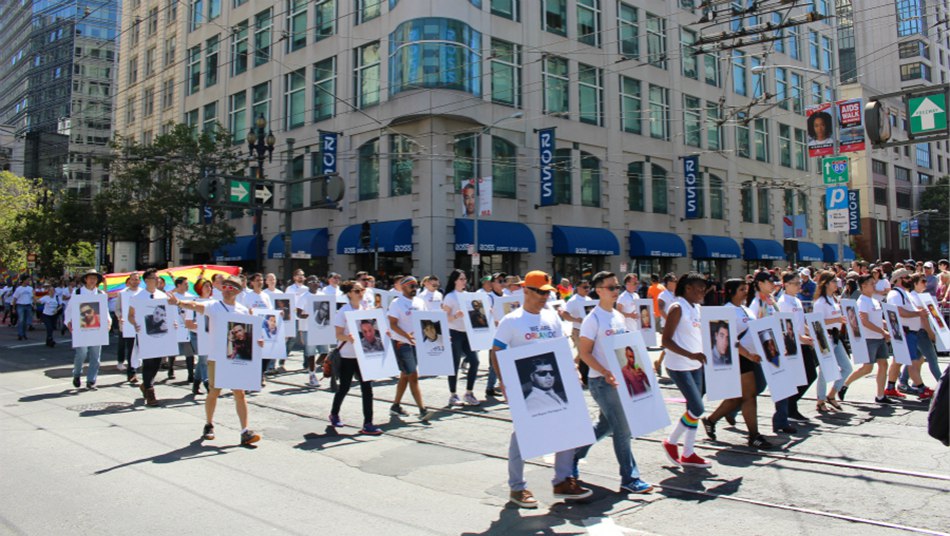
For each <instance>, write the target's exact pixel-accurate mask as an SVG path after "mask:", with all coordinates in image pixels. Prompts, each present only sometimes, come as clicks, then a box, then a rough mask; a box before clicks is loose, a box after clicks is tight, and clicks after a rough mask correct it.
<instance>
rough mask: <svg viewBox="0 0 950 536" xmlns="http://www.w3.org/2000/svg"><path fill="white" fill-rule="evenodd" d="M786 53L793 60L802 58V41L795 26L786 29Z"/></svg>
mask: <svg viewBox="0 0 950 536" xmlns="http://www.w3.org/2000/svg"><path fill="white" fill-rule="evenodd" d="M788 55H789V56H791V58H792V59H794V60H800V59H802V43H801V39H799V29H798V27H797V26H792V27H791V28H789V29H788Z"/></svg>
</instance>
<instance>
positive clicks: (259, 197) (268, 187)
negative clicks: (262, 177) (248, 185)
mask: <svg viewBox="0 0 950 536" xmlns="http://www.w3.org/2000/svg"><path fill="white" fill-rule="evenodd" d="M273 198H274V183H268V182H257V183H255V184H254V201H255V202H256V203H257V204H258V205H266V206H271V205H273V204H274V203H273V201H272V200H273Z"/></svg>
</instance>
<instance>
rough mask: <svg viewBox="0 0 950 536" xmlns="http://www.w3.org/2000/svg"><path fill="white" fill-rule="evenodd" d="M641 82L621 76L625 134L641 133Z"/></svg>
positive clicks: (621, 107) (621, 100)
mask: <svg viewBox="0 0 950 536" xmlns="http://www.w3.org/2000/svg"><path fill="white" fill-rule="evenodd" d="M641 108H642V105H641V100H640V81H639V80H635V79H633V78H630V77H627V76H623V75H621V76H620V125H621V128H622V129H623V131H624V132H632V133H634V134H640V133H641V126H640V125H641V121H640V113H641Z"/></svg>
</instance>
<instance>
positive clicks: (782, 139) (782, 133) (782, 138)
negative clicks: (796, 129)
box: [778, 123, 792, 168]
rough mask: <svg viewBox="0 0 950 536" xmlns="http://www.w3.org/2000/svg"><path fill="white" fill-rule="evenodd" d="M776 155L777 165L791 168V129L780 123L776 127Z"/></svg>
mask: <svg viewBox="0 0 950 536" xmlns="http://www.w3.org/2000/svg"><path fill="white" fill-rule="evenodd" d="M778 155H779V164H781V165H783V166H785V167H787V168H790V167H792V127H790V126H788V125H783V124H781V123H779V125H778Z"/></svg>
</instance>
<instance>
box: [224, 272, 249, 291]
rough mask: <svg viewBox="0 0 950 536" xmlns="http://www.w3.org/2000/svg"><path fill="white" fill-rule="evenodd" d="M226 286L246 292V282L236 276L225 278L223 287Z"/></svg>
mask: <svg viewBox="0 0 950 536" xmlns="http://www.w3.org/2000/svg"><path fill="white" fill-rule="evenodd" d="M224 285H228V286H231V287H235V288H237V289H238V290H244V282H243V281H241V278H239V277H238V276H236V275H231V276H228V277H226V278H224V281H222V282H221V286H224Z"/></svg>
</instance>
